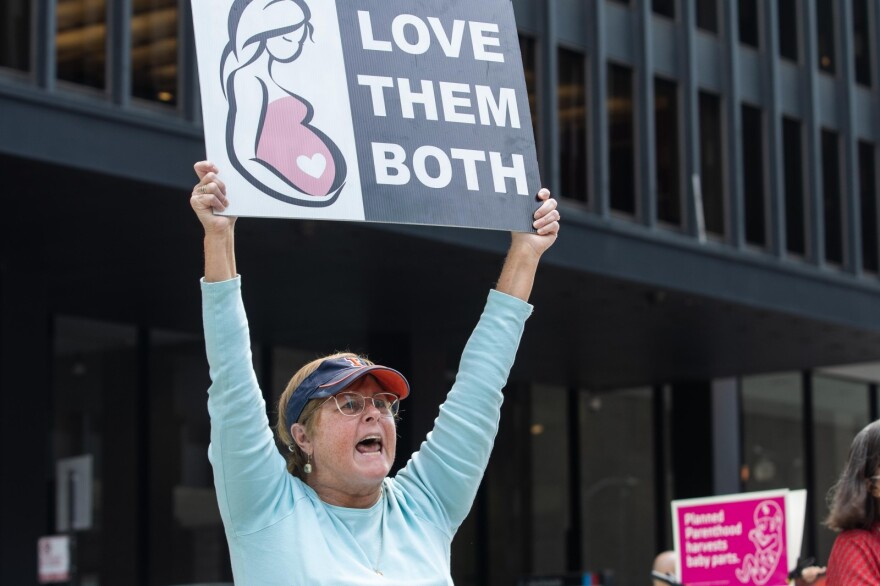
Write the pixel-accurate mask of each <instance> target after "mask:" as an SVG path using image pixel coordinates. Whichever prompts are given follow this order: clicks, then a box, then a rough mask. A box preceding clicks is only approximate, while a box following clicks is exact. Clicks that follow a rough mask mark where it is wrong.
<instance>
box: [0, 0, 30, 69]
mask: <svg viewBox="0 0 880 586" xmlns="http://www.w3.org/2000/svg"><path fill="white" fill-rule="evenodd" d="M0 34H2V36H0V67H11V68H12V69H19V70H21V71H28V70H29V69H30V68H31V2H30V1H29V0H4V2H2V3H0Z"/></svg>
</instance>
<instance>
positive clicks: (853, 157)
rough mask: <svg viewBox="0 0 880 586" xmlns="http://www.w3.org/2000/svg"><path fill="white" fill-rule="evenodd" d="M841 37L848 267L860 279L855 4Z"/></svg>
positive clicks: (841, 23)
mask: <svg viewBox="0 0 880 586" xmlns="http://www.w3.org/2000/svg"><path fill="white" fill-rule="evenodd" d="M839 7H840V10H839V14H840V18H839V19H838V34H837V38H839V39H841V43H840V45H841V47H842V49H843V50H842V51H841V52H840V61H841V67H840V70H841V73H842V74H843V79H842V80H841V81H842V82H843V90H844V91H843V94H844V95H843V100H841V101H840V102H839V105H840V110H841V119H842V120H841V122H842V124H841V129H842V132H841V138H842V139H843V153H844V156H843V165H842V167H843V171H844V182H843V189H844V193H845V197H846V201H845V203H844V206H845V207H844V217H845V220H844V222H843V230H844V236H843V240H844V247H845V252H844V258H845V260H844V267H845V269H846V271H847V272H849V273H852V274H854V275H856V276H860V275H861V274H862V217H861V202H860V200H859V152H858V145H857V142H856V102H855V100H856V97H855V90H856V71H855V49H854V47H853V42H854V37H855V35H854V34H852V31H853V10H852V2H841V3H840V4H839Z"/></svg>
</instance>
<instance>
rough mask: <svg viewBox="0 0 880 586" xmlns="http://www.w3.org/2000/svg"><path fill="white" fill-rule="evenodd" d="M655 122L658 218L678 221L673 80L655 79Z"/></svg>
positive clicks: (676, 110)
mask: <svg viewBox="0 0 880 586" xmlns="http://www.w3.org/2000/svg"><path fill="white" fill-rule="evenodd" d="M654 126H655V131H654V140H655V145H654V146H655V153H656V159H657V219H659V220H661V221H663V222H669V223H670V224H675V225H680V224H681V175H680V170H679V149H680V145H679V140H678V135H679V133H678V86H677V85H676V84H675V82H673V81H667V80H665V79H655V80H654Z"/></svg>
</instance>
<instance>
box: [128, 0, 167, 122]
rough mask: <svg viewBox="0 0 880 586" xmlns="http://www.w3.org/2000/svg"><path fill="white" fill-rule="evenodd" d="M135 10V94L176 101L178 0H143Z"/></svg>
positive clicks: (133, 31)
mask: <svg viewBox="0 0 880 586" xmlns="http://www.w3.org/2000/svg"><path fill="white" fill-rule="evenodd" d="M132 10H133V12H134V14H133V15H132V20H131V43H132V47H131V83H132V94H133V95H134V96H135V97H138V98H143V99H146V100H151V101H156V102H162V103H164V104H170V105H174V104H176V103H177V99H178V91H177V88H178V85H177V57H178V47H179V43H178V42H177V17H178V14H177V0H139V1H138V2H134V3H133V4H132Z"/></svg>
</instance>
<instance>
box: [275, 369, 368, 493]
mask: <svg viewBox="0 0 880 586" xmlns="http://www.w3.org/2000/svg"><path fill="white" fill-rule="evenodd" d="M333 358H357V359H359V360H360V361H361V362H363V363H364V364H367V365H372V364H373V363H372V362H371V361H370V360H367V359H366V358H364V357H363V356H362V355H360V354H354V353H353V352H337V353H336V354H330V355H329V356H323V357H321V358H318V359H316V360H312V361H311V362H309V363H308V364H306V365H305V366H303V367H302V368H300V369H299V370H297V371H296V374H294V375H293V376H292V377H291V378H290V380H289V381H288V383H287V386H286V387H285V388H284V392H283V393H281V398H280V399H278V423H276V424H275V435H276V437H277V438H278V443H279V444H280V445H279V449H280V450H281V453H282V454H284V457H285V459H286V460H287V471H288V472H290V473H291V474H293V475H294V476H296V477H297V478H299V479H301V480H305V478H304V472H303V466H305V464H306V462H307V461H308V456H306V454H305V453H304V452H303V451H302V450H301V449H300V447H299V445H297V443H296V442H295V441H294V439H293V436H291V435H290V426H291V425H293V424H294V423H300V424H302V425H304V426H305V428H306V433H308V434H309V435H312V433H313V432H314V429H315V426H316V425H317V423H318V420H319V418H318V417H312V415H313V414H314V413H315V411H317V410H318V408H319V407H320V406H321V405H323V404H324V401H326V400H327V399H326V398H322V399H312V400H310V401H309V402H308V403H306V406H305V407H304V408H303V410H302V413H301V414H300V416H299V419H298V420H297V421H287V416H286V412H287V403H288V402H289V401H290V398H291V397H292V396H293V393H294V392H295V391H296V389H297V388H298V387H299V385H300V384H301V383H302V382H303V381H304V380H305V379H306V377H308V376H309V375H310V374H312V373H313V372H315V370H317V368H318V367H319V366H320V365H321V363H322V362H324V361H325V360H330V359H333Z"/></svg>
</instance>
